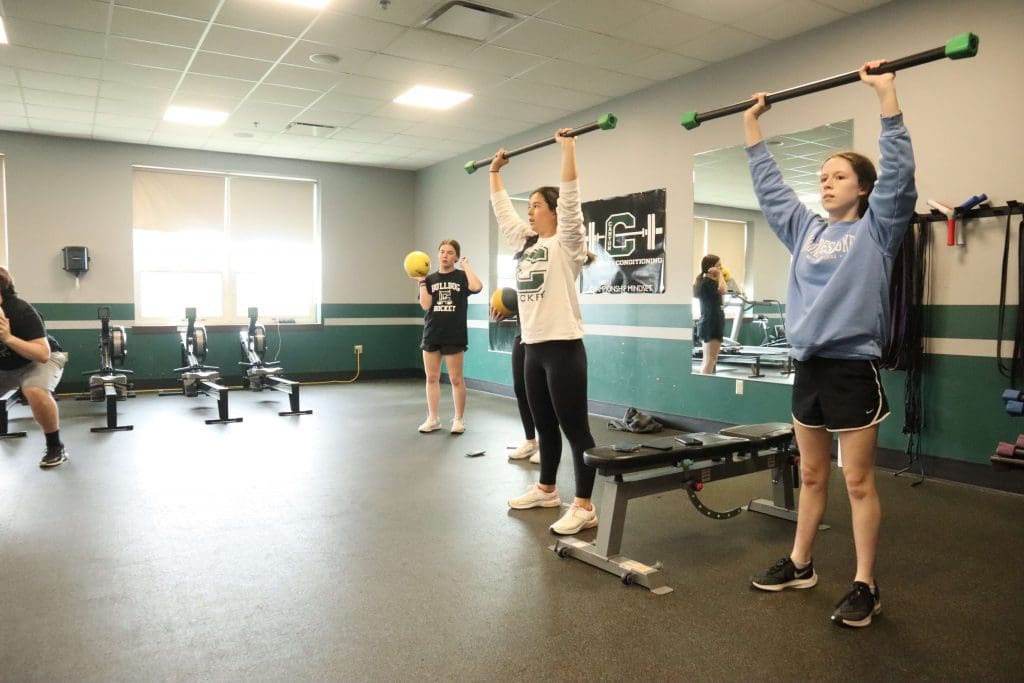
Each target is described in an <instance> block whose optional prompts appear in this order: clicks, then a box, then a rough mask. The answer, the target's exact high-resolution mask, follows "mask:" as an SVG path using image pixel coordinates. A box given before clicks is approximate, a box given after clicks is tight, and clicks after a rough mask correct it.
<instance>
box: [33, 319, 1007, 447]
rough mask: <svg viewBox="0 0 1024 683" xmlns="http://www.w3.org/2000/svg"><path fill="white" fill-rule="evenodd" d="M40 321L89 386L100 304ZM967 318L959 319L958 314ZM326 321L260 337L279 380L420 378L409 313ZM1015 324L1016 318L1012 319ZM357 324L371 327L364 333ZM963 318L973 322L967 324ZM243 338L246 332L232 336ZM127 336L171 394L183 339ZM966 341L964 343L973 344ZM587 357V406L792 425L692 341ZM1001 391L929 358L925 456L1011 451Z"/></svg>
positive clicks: (476, 363) (972, 327) (479, 339)
mask: <svg viewBox="0 0 1024 683" xmlns="http://www.w3.org/2000/svg"><path fill="white" fill-rule="evenodd" d="M38 308H39V309H40V311H41V312H42V313H43V315H44V316H45V317H46V318H47V320H48V321H50V322H51V323H52V324H53V325H51V327H54V326H56V328H59V326H60V322H62V321H76V324H77V325H82V324H85V325H87V326H89V328H88V329H53V330H52V331H53V333H54V335H55V336H57V337H58V339H59V340H60V341H61V344H62V345H63V346H64V347H65V349H66V350H67V351H68V353H69V356H70V358H69V362H68V366H67V367H66V368H65V373H64V382H63V383H62V387H61V389H62V390H64V391H75V390H78V388H79V387H81V386H84V384H85V381H86V379H85V376H84V375H83V374H82V373H84V372H87V371H90V370H93V369H95V368H96V367H97V366H98V365H99V350H98V343H99V322H96V323H95V327H92V326H91V323H90V322H88V321H93V320H95V315H96V308H97V305H95V304H41V305H39V306H38ZM961 308H962V309H963V311H962V313H963V314H964V315H962V316H957V315H956V314H955V313H956V311H955V310H950V309H961ZM929 311H930V312H931V313H934V315H932V316H931V317H930V318H929V333H930V334H929V336H933V337H940V338H941V337H948V338H958V337H968V336H970V337H972V338H982V339H986V338H987V339H991V338H994V335H995V328H996V318H997V314H996V307H994V306H989V307H978V306H972V307H932V308H931V309H929ZM470 313H471V315H470V317H471V319H474V320H476V321H477V322H482V321H483V320H484V319H485V318H484V316H485V315H486V308H485V307H482V306H477V307H475V308H471V311H470ZM323 314H324V317H325V318H328V319H330V318H337V319H343V320H344V322H346V323H348V324H328V325H324V326H315V327H312V326H311V327H305V326H296V327H290V326H282V327H281V331H280V335H281V336H280V341H279V339H278V336H277V335H278V333H277V330H276V329H275V328H274V327H270V328H268V330H267V347H268V354H267V357H268V358H269V359H273V357H274V355H275V354H276V353H277V350H278V347H279V345H280V349H281V350H280V354H279V360H281V361H282V364H283V366H284V368H285V369H286V371H288V372H290V373H294V374H303V375H310V374H312V375H316V374H323V375H332V374H335V375H336V374H348V373H352V372H354V371H355V367H356V357H355V354H354V352H353V347H354V346H355V345H356V344H362V346H363V349H364V352H363V356H362V369H363V370H364V371H370V372H372V371H386V372H394V371H411V372H419V371H420V370H421V368H422V360H421V355H420V351H419V341H420V336H421V334H422V328H421V327H420V326H419V325H416V324H408V323H403V322H399V319H404V320H412V319H414V318H420V317H422V312H421V311H420V309H419V306H418V305H416V304H383V305H376V304H327V305H325V306H324V308H323ZM1011 314H1015V311H1011ZM133 315H134V313H133V307H132V305H131V304H112V305H111V316H112V318H114V319H118V320H130V319H131V318H132V317H133ZM584 315H585V316H586V319H587V320H588V322H590V323H592V324H603V325H622V326H625V327H627V328H628V327H644V326H653V327H665V328H668V329H670V330H673V331H675V332H677V333H678V330H679V328H682V327H685V326H686V322H685V321H687V320H689V315H690V307H689V306H684V305H678V306H673V305H664V304H655V305H649V306H622V305H609V304H590V305H587V306H585V307H584ZM360 318H367V319H370V318H373V319H375V320H368V321H367V322H366V323H365V324H360V323H359V319H360ZM964 319H967V320H968V323H967V324H965V323H964ZM239 329H241V328H239ZM127 332H128V359H127V362H126V366H127V367H128V368H130V369H132V370H134V371H135V375H134V377H135V379H136V380H140V381H154V382H163V381H166V382H167V386H169V387H170V386H173V381H174V379H175V374H174V372H173V370H174V368H175V367H178V365H179V362H180V352H179V342H178V334H177V333H176V332H172V331H170V330H168V331H166V332H151V331H146V332H139V333H136V332H134V331H133V330H132V328H130V327H129V328H128V329H127ZM968 332H969V333H970V334H969V335H968ZM585 343H586V348H587V355H588V359H589V368H590V372H589V378H588V396H589V397H590V399H591V400H594V401H599V402H604V403H612V404H617V405H630V406H636V407H637V408H640V409H641V410H647V411H653V412H660V413H668V414H672V415H679V416H684V417H693V418H701V419H708V420H717V421H722V422H731V423H754V422H766V421H775V420H783V421H785V420H788V419H789V405H790V396H791V388H790V387H789V386H788V385H781V384H772V383H767V382H756V381H745V382H744V392H743V395H742V396H737V395H736V393H735V382H733V381H728V380H723V379H722V378H716V377H704V376H700V375H692V374H691V373H690V360H689V359H690V353H691V349H692V346H691V343H690V342H689V341H682V340H679V339H652V338H645V337H630V336H613V335H596V334H593V335H590V336H588V337H587V338H586V340H585ZM208 347H209V355H208V358H207V363H208V364H210V365H217V366H219V367H220V368H221V374H222V375H223V376H224V377H226V378H232V377H237V376H239V375H240V371H239V368H238V361H239V359H240V356H241V352H240V348H239V341H238V333H237V332H236V331H230V332H210V333H209V341H208ZM465 373H466V377H467V378H468V379H472V380H477V381H481V382H489V383H494V384H503V385H506V386H511V384H512V372H511V358H510V356H509V354H508V353H500V352H495V351H490V350H489V331H488V329H487V327H486V326H481V327H471V328H470V329H469V352H468V353H467V354H466V360H465ZM883 380H884V383H885V389H886V393H887V395H888V397H889V402H890V406H891V408H892V415H891V416H890V417H889V419H887V420H886V421H885V422H883V424H882V427H881V434H880V444H881V445H882V446H884V447H886V448H891V449H896V450H903V448H904V447H905V445H906V437H905V436H904V435H903V434H902V431H901V430H902V427H903V415H904V409H903V403H904V390H903V384H904V375H903V373H900V372H886V373H884V375H883ZM1006 386H1007V380H1006V379H1005V378H1004V377H1002V376H1001V375H1000V374H999V372H998V370H997V368H996V361H995V359H993V358H980V357H973V356H941V355H933V356H927V357H926V367H925V383H924V395H925V399H924V403H925V405H924V411H923V415H924V421H925V432H924V435H923V438H922V442H921V445H922V450H923V452H924V453H925V454H926V455H932V456H937V457H942V458H950V459H953V460H961V461H966V462H973V463H987V462H988V458H989V456H990V455H991V454H992V452H993V451H994V448H995V445H996V443H997V442H998V441H1000V440H1002V441H1013V440H1015V439H1016V436H1017V434H1018V433H1020V432H1024V422H1022V421H1020V420H1019V419H1014V418H1011V417H1009V416H1007V415H1006V414H1005V413H1004V412H1003V406H1002V401H1001V400H1000V395H1001V393H1002V390H1003V389H1004V388H1005V387H1006Z"/></svg>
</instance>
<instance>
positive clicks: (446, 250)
mask: <svg viewBox="0 0 1024 683" xmlns="http://www.w3.org/2000/svg"><path fill="white" fill-rule="evenodd" d="M437 260H438V262H439V264H440V265H439V266H438V268H437V272H434V273H431V274H429V275H427V276H426V277H421V278H416V279H417V280H419V290H420V306H421V307H422V308H423V310H424V311H426V314H425V315H424V316H423V343H422V344H421V345H420V348H421V349H422V350H423V371H424V374H425V375H426V377H427V411H428V415H427V420H426V421H425V422H424V423H423V424H421V425H420V431H421V432H424V433H426V432H433V431H435V430H438V429H440V428H441V420H440V419H439V418H438V416H437V407H438V403H439V402H440V399H441V361H442V360H444V363H445V365H446V366H447V368H448V379H449V380H450V381H451V383H452V401H453V402H454V403H455V418H454V419H453V420H452V429H451V431H452V434H461V433H462V432H464V431H466V425H465V422H464V421H463V411H464V410H465V407H466V384H465V382H464V381H463V378H462V360H463V355H464V354H465V351H466V347H467V346H468V345H469V339H468V335H467V333H466V311H467V310H468V307H469V304H468V299H469V295H470V294H476V293H477V292H479V291H480V290H481V289H483V285H482V284H481V282H480V278H478V277H477V276H476V273H474V272H473V269H472V268H471V267H470V265H469V259H467V258H466V257H465V256H462V248H461V247H460V246H459V243H458V242H456V241H455V240H442V242H441V245H440V246H439V247H438V250H437ZM456 264H461V265H462V270H458V269H456V267H455V265H456Z"/></svg>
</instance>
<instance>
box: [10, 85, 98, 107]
mask: <svg viewBox="0 0 1024 683" xmlns="http://www.w3.org/2000/svg"><path fill="white" fill-rule="evenodd" d="M22 93H23V97H24V98H25V103H26V104H31V105H37V106H46V107H62V108H66V109H78V110H80V111H93V110H94V109H95V108H96V99H97V98H95V97H89V96H87V95H73V94H70V93H63V92H56V91H54V90H30V89H28V88H25V89H23V90H22Z"/></svg>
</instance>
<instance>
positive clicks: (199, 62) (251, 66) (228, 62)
mask: <svg viewBox="0 0 1024 683" xmlns="http://www.w3.org/2000/svg"><path fill="white" fill-rule="evenodd" d="M272 66H273V62H264V61H261V60H258V59H247V58H245V57H235V56H234V55H222V54H217V53H214V52H200V53H199V54H197V55H196V57H195V59H194V60H192V66H191V67H190V71H191V72H192V73H199V74H206V75H207V76H221V77H222V78H237V79H239V80H243V81H259V80H261V79H262V78H263V76H264V75H266V73H267V71H269V70H270V67H272Z"/></svg>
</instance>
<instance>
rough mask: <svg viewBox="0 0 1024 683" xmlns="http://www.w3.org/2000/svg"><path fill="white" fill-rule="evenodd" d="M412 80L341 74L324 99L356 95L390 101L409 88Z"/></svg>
mask: <svg viewBox="0 0 1024 683" xmlns="http://www.w3.org/2000/svg"><path fill="white" fill-rule="evenodd" d="M410 85H412V82H411V81H410V82H408V83H397V82H395V81H386V80H382V79H379V78H369V77H368V76H355V75H351V74H349V75H345V76H342V77H341V78H340V79H339V80H338V82H337V83H335V84H334V87H333V88H332V89H331V92H330V94H329V96H328V97H327V98H325V99H327V100H330V99H333V97H334V96H335V95H355V96H357V97H368V98H370V99H375V100H383V101H387V102H390V101H391V100H393V99H395V98H396V97H398V96H399V95H401V94H402V93H403V92H405V91H406V90H408V89H409V87H410Z"/></svg>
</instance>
